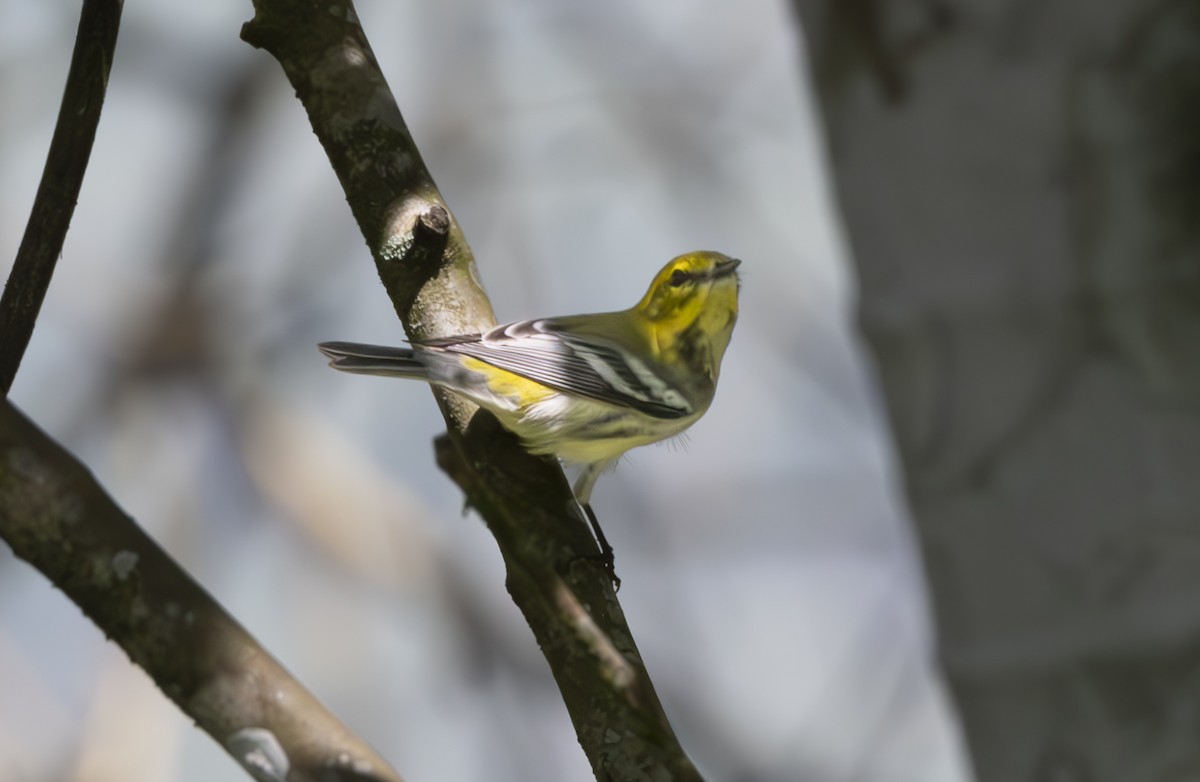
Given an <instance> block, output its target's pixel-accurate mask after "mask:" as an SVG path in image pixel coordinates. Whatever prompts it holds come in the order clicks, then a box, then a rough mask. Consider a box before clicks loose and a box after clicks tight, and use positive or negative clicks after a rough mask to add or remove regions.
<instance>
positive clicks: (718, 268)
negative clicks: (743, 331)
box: [635, 252, 741, 378]
mask: <svg viewBox="0 0 1200 782" xmlns="http://www.w3.org/2000/svg"><path fill="white" fill-rule="evenodd" d="M739 264H741V261H739V260H736V259H734V258H730V257H729V256H727V255H722V254H721V253H716V252H694V253H687V254H686V255H680V256H679V257H678V258H674V259H672V260H671V262H670V263H668V264H667V265H666V266H664V267H663V268H662V271H660V272H659V273H658V275H657V276H656V277H655V278H654V282H652V283H650V290H648V291H646V295H645V296H643V297H642V300H641V301H640V302H638V305H637V307H636V308H635V309H636V310H637V311H638V313H639V314H640V315H641V316H642V317H643V318H645V319H646V321H647V322H648V323H649V324H650V327H651V329H653V331H654V341H655V342H656V343H657V346H658V349H659V350H660V351H662V352H664V353H670V352H675V351H678V352H681V353H685V352H689V351H692V350H698V351H699V352H700V353H703V354H705V355H703V356H697V360H700V361H702V362H703V363H706V364H708V365H710V366H709V370H710V373H711V374H712V376H713V377H714V378H715V376H716V371H717V369H718V368H719V366H720V363H721V358H722V356H724V354H725V348H726V346H727V345H728V344H729V336H730V334H732V333H733V325H734V323H735V322H736V321H737V311H738V301H737V300H738V275H737V267H738V265H739ZM683 358H685V359H689V358H690V357H689V356H683Z"/></svg>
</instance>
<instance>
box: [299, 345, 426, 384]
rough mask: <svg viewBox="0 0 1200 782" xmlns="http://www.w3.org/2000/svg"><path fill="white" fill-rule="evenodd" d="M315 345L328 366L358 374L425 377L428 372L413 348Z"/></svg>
mask: <svg viewBox="0 0 1200 782" xmlns="http://www.w3.org/2000/svg"><path fill="white" fill-rule="evenodd" d="M317 347H318V348H319V349H320V350H321V352H322V353H324V354H325V357H326V358H328V359H329V366H331V367H333V368H334V369H340V370H342V371H343V372H354V373H356V374H359V375H388V376H391V377H412V378H418V379H420V380H427V379H428V377H429V375H428V372H427V371H426V369H425V365H424V364H422V363H421V362H420V360H419V359H418V358H417V357H416V354H415V353H414V352H413V350H412V348H389V347H384V346H383V345H360V344H358V343H357V342H322V343H321V344H320V345H317Z"/></svg>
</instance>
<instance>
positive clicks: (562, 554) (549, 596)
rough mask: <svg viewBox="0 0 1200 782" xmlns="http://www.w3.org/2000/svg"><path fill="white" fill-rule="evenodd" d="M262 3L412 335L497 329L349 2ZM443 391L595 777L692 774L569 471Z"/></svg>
mask: <svg viewBox="0 0 1200 782" xmlns="http://www.w3.org/2000/svg"><path fill="white" fill-rule="evenodd" d="M254 8H255V12H256V14H255V18H254V19H253V21H251V22H248V23H247V24H246V25H245V27H244V28H243V29H242V37H243V38H244V39H245V40H246V41H247V42H248V43H250V44H252V45H254V46H257V47H260V48H263V49H266V50H267V51H268V52H270V53H271V54H272V55H273V56H274V57H275V58H276V59H277V60H279V62H280V64H281V65H282V66H283V70H284V72H285V73H286V74H287V77H288V80H289V81H290V82H291V83H292V86H293V87H294V88H295V90H296V93H297V95H298V97H299V98H300V101H301V102H302V103H303V104H304V107H305V109H306V110H307V112H308V116H309V120H310V122H311V123H312V127H313V129H314V131H315V132H316V135H317V138H318V139H319V140H320V142H321V144H322V146H324V148H325V152H326V154H327V155H328V156H329V160H330V162H331V164H332V165H333V169H334V171H335V172H336V173H337V176H338V179H339V180H340V181H341V183H342V187H343V189H344V190H345V192H346V197H347V200H348V201H349V203H350V208H351V210H352V212H353V213H354V217H355V219H356V220H357V222H358V225H359V227H360V228H361V230H362V232H363V236H364V237H365V238H366V241H367V246H368V247H369V248H370V250H371V253H372V255H373V256H374V258H375V264H376V268H377V269H378V271H379V276H380V278H381V279H382V281H383V283H384V286H385V288H386V289H387V292H388V295H389V296H390V297H391V299H392V303H393V305H394V306H395V308H396V312H397V314H398V315H399V316H400V319H401V321H402V323H403V324H404V328H405V330H406V332H407V333H408V334H409V336H410V337H437V336H448V335H452V334H463V333H473V332H478V331H481V330H483V329H486V328H487V327H489V326H491V325H493V324H494V322H495V318H494V316H493V314H492V309H491V305H490V303H489V302H488V300H487V297H486V295H485V294H484V292H483V290H482V289H481V288H480V286H479V284H478V282H477V277H476V275H475V273H474V260H473V258H472V256H471V251H470V248H469V247H468V246H467V243H466V241H465V239H464V238H463V236H462V232H461V231H460V230H459V227H458V225H457V223H455V222H454V219H453V217H452V216H451V214H450V212H449V210H448V209H446V205H445V203H444V202H443V200H442V198H441V195H440V194H439V193H438V191H437V188H436V186H435V185H434V183H433V180H432V177H431V176H430V174H429V172H428V170H427V169H426V168H425V165H424V163H423V162H422V160H421V156H420V153H419V152H418V150H417V147H416V144H415V143H414V142H413V139H412V136H411V135H410V133H409V131H408V128H407V126H406V125H405V123H404V120H403V118H402V117H401V115H400V110H399V108H398V107H397V106H396V103H395V100H394V98H393V97H392V95H391V91H390V90H389V89H388V86H387V82H386V80H385V79H384V76H383V74H382V73H381V72H380V70H379V66H378V64H377V62H376V60H375V56H374V54H373V53H372V51H371V48H370V45H369V44H368V42H367V38H366V35H365V34H364V32H363V30H362V27H361V26H360V24H359V21H358V17H357V14H356V12H355V10H354V6H353V4H352V3H351V2H349V0H337V2H334V3H333V4H329V3H311V2H306V1H305V0H254ZM426 67H429V68H436V67H439V64H438V63H436V62H427V63H426ZM418 225H420V227H419V228H417V227H416V226H418ZM435 394H436V395H437V397H438V402H439V404H440V406H441V408H442V411H443V414H444V415H445V417H446V423H447V427H448V429H449V433H448V437H447V438H445V439H443V440H441V441H439V443H438V463H439V464H440V465H441V466H442V468H443V469H444V470H445V471H446V472H447V473H449V474H450V475H451V477H452V478H453V479H454V480H455V481H456V482H457V483H458V484H459V485H460V486H461V487H462V488H463V490H464V492H465V493H466V495H467V499H468V501H469V502H470V504H471V505H472V506H474V507H475V508H476V509H477V510H478V511H479V513H480V514H481V515H482V516H483V518H484V520H485V521H486V523H487V525H488V528H489V529H490V530H491V532H492V534H493V535H494V536H495V538H496V541H497V543H498V544H499V546H500V551H501V554H502V555H503V557H504V561H505V565H506V567H507V571H508V582H507V583H508V589H509V592H510V593H511V594H512V597H513V600H514V601H515V602H516V604H517V605H518V607H519V608H520V609H521V611H522V612H523V613H524V615H525V618H526V620H527V621H528V622H529V625H530V627H531V628H532V629H533V632H534V634H535V636H536V637H537V640H538V644H539V646H540V647H541V649H542V652H543V654H544V655H545V656H546V660H547V662H548V663H549V664H550V668H551V670H552V672H553V674H554V677H555V679H556V681H557V683H558V686H559V689H560V690H561V692H562V695H563V700H564V701H565V702H566V705H567V709H568V711H569V713H570V715H571V719H572V721H573V722H574V725H575V729H576V733H577V735H578V736H579V741H580V744H581V745H582V746H583V749H584V751H585V752H586V753H587V756H588V759H589V761H590V762H591V764H592V768H593V771H594V772H595V774H596V776H597V778H598V779H603V780H646V779H657V780H663V781H664V782H665V781H666V780H698V779H699V778H700V777H699V774H698V773H697V772H696V770H695V768H694V767H693V766H692V764H691V762H690V761H689V760H688V758H687V756H686V755H685V754H684V753H683V750H682V749H681V748H680V747H679V744H678V741H677V740H676V738H675V735H674V733H673V731H672V729H671V726H670V724H669V723H668V721H667V719H666V716H665V714H664V713H663V710H662V706H661V705H660V703H659V701H658V696H657V695H656V694H655V692H654V688H653V685H652V684H651V682H650V679H649V676H648V675H647V673H646V670H645V667H644V665H643V664H642V661H641V658H640V656H639V654H638V651H637V647H636V646H635V644H634V642H633V636H632V634H631V633H630V630H629V627H628V626H627V624H626V622H625V618H624V615H623V613H622V611H621V607H620V604H619V603H618V602H617V599H616V596H615V594H614V592H613V588H612V584H611V582H610V581H609V580H608V578H607V576H606V573H605V570H604V568H603V565H602V564H601V563H599V562H597V561H596V559H597V557H596V555H597V554H598V549H597V546H596V543H595V541H594V539H593V538H592V537H591V534H590V533H589V532H588V528H587V524H586V521H585V520H584V518H583V514H582V513H581V511H580V509H579V506H578V505H577V504H576V503H575V502H574V499H573V497H572V495H571V491H570V488H569V487H568V486H567V482H566V480H565V478H564V477H563V474H562V470H561V469H559V468H558V466H557V464H555V463H554V461H553V460H550V459H541V458H536V457H533V456H530V455H529V454H527V453H526V452H525V451H524V450H523V449H522V448H521V447H520V445H519V444H518V443H517V441H516V439H515V438H514V437H513V436H512V435H510V434H509V433H508V432H507V431H505V430H504V429H502V428H501V427H500V426H499V424H498V423H497V422H496V421H495V419H494V418H492V417H491V416H490V415H487V414H486V413H481V414H479V415H476V408H475V407H474V406H473V405H471V404H470V403H468V402H466V401H465V400H462V399H460V398H458V397H455V396H453V395H450V394H445V393H442V392H436V391H435Z"/></svg>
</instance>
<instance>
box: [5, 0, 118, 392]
mask: <svg viewBox="0 0 1200 782" xmlns="http://www.w3.org/2000/svg"><path fill="white" fill-rule="evenodd" d="M122 5H123V2H122V0H83V10H82V11H81V13H80V15H79V30H78V32H77V33H76V36H75V50H74V52H73V53H72V54H71V66H70V68H69V70H68V71H67V85H66V88H65V89H64V90H63V99H62V105H61V106H60V107H59V109H58V121H57V123H56V124H55V126H54V136H53V138H52V139H51V140H50V151H49V153H48V154H47V155H46V167H45V168H44V169H43V170H42V181H41V183H40V184H39V185H38V190H37V196H35V198H34V201H33V210H32V211H31V212H30V215H29V222H28V223H27V224H26V226H25V235H24V236H23V237H21V246H20V247H19V248H18V249H17V258H16V260H15V261H14V263H13V268H12V271H11V272H10V273H9V276H8V283H7V284H6V285H5V286H4V294H3V296H0V391H3V393H4V394H5V395H7V394H8V392H9V390H10V389H11V388H12V383H13V378H14V377H16V374H17V368H18V367H19V366H20V365H21V358H22V356H24V355H25V348H26V347H27V346H28V345H29V338H30V337H31V336H32V335H33V325H34V323H35V322H36V321H37V317H38V312H39V311H40V310H41V308H42V301H43V300H44V299H45V298H46V290H47V289H48V288H49V287H50V278H51V277H52V276H53V275H54V265H55V263H56V262H57V261H58V256H59V255H60V254H61V253H62V247H63V241H64V240H65V239H66V236H67V228H68V227H69V226H70V224H71V215H72V214H74V212H75V202H76V201H77V200H78V198H79V188H80V187H81V186H82V185H83V172H84V171H85V170H86V169H87V164H88V158H89V157H90V156H91V153H92V142H93V141H94V140H95V138H96V126H97V124H99V122H100V110H101V108H102V107H103V105H104V93H105V91H106V90H107V88H108V72H109V69H110V68H111V67H112V59H113V51H114V50H115V48H116V45H117V30H118V28H119V27H120V24H121V7H122Z"/></svg>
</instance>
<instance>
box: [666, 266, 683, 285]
mask: <svg viewBox="0 0 1200 782" xmlns="http://www.w3.org/2000/svg"><path fill="white" fill-rule="evenodd" d="M687 281H688V273H687V272H685V271H684V270H683V269H676V270H675V271H673V272H671V277H670V279H669V280H667V282H669V283H671V284H672V285H674V286H675V287H676V288H678V287H679V286H680V285H683V284H684V283H685V282H687Z"/></svg>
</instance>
